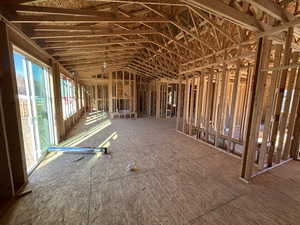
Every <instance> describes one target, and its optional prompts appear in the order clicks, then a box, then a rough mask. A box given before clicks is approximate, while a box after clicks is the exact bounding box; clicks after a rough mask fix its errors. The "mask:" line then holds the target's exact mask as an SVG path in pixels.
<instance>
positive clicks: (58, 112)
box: [52, 63, 65, 142]
mask: <svg viewBox="0 0 300 225" xmlns="http://www.w3.org/2000/svg"><path fill="white" fill-rule="evenodd" d="M52 71H53V89H54V90H53V94H54V102H55V120H56V121H55V122H56V130H57V138H58V142H61V141H62V140H63V139H64V137H65V123H64V117H63V109H62V97H61V84H60V69H59V65H58V63H53V64H52Z"/></svg>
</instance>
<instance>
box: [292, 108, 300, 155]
mask: <svg viewBox="0 0 300 225" xmlns="http://www.w3.org/2000/svg"><path fill="white" fill-rule="evenodd" d="M295 116H296V121H295V125H294V130H293V139H292V143H291V150H290V151H291V156H292V157H293V159H294V160H297V159H298V155H299V144H300V104H299V103H298V109H297V115H295Z"/></svg>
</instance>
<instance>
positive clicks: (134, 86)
mask: <svg viewBox="0 0 300 225" xmlns="http://www.w3.org/2000/svg"><path fill="white" fill-rule="evenodd" d="M133 111H134V112H135V113H136V74H134V75H133Z"/></svg>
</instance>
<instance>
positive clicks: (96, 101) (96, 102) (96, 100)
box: [94, 84, 99, 111]
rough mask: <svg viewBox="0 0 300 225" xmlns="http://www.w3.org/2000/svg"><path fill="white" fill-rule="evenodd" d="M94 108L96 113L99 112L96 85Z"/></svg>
mask: <svg viewBox="0 0 300 225" xmlns="http://www.w3.org/2000/svg"><path fill="white" fill-rule="evenodd" d="M94 98H95V107H96V111H98V110H99V106H98V98H99V97H98V84H96V85H95V96H94Z"/></svg>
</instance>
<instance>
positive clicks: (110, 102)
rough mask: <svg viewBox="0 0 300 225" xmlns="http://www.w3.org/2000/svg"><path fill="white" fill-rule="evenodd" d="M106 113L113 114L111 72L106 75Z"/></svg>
mask: <svg viewBox="0 0 300 225" xmlns="http://www.w3.org/2000/svg"><path fill="white" fill-rule="evenodd" d="M108 79H109V80H108V112H109V113H112V112H113V99H112V72H109V74H108Z"/></svg>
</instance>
